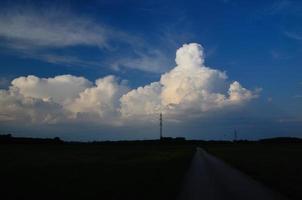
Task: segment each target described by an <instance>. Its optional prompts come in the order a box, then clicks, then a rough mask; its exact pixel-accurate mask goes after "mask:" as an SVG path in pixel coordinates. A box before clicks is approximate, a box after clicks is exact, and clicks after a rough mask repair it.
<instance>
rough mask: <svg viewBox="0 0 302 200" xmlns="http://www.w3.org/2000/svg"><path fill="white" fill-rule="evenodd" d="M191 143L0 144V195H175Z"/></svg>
mask: <svg viewBox="0 0 302 200" xmlns="http://www.w3.org/2000/svg"><path fill="white" fill-rule="evenodd" d="M193 151H194V148H193V147H192V146H190V145H152V144H147V145H145V144H129V145H128V144H127V145H124V144H114V145H99V144H30V145H29V144H6V145H3V144H0V163H1V164H0V177H1V181H0V182H1V186H0V191H1V192H0V199H3V200H4V199H39V200H40V199H106V200H107V199H167V200H168V199H175V198H176V195H177V194H178V191H179V188H180V185H181V182H182V178H183V175H184V173H185V171H186V169H187V168H188V165H189V163H190V159H191V156H192V154H193Z"/></svg>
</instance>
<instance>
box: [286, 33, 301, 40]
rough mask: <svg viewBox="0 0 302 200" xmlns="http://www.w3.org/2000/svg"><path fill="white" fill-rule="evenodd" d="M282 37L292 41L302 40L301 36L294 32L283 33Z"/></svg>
mask: <svg viewBox="0 0 302 200" xmlns="http://www.w3.org/2000/svg"><path fill="white" fill-rule="evenodd" d="M284 35H285V36H287V37H288V38H291V39H294V40H302V34H299V33H296V32H290V31H285V32H284Z"/></svg>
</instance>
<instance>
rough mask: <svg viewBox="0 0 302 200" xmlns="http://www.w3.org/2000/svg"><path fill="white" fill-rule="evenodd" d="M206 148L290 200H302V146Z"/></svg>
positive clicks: (253, 145) (239, 145)
mask: <svg viewBox="0 0 302 200" xmlns="http://www.w3.org/2000/svg"><path fill="white" fill-rule="evenodd" d="M204 148H205V149H206V150H207V151H208V152H209V153H211V154H212V155H215V156H217V157H219V158H221V159H223V160H224V161H225V162H227V163H228V164H231V165H232V166H234V167H236V168H237V169H239V170H241V171H243V172H245V173H246V174H248V175H250V176H252V177H253V178H254V179H256V180H258V181H260V182H262V183H263V184H264V185H266V186H267V187H269V188H271V189H273V190H275V191H278V192H279V193H281V194H283V195H284V196H286V197H288V198H289V199H295V200H301V199H302V144H301V143H300V144H282V143H276V144H257V143H251V144H224V145H221V144H220V145H206V146H204Z"/></svg>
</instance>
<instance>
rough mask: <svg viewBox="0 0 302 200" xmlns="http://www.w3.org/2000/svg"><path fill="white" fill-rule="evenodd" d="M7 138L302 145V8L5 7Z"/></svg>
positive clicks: (230, 1) (125, 1)
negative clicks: (277, 140)
mask: <svg viewBox="0 0 302 200" xmlns="http://www.w3.org/2000/svg"><path fill="white" fill-rule="evenodd" d="M0 4H1V5H0V132H1V133H3V134H5V133H11V134H13V135H15V136H22V137H60V138H62V139H64V140H81V141H91V140H133V139H156V138H158V137H159V121H158V119H159V113H160V112H162V113H163V119H164V128H163V131H164V136H167V137H186V138H188V139H205V140H218V139H227V140H229V139H233V132H234V129H236V130H237V132H238V138H239V139H253V140H254V139H260V138H267V137H281V136H282V137H288V136H290V137H302V131H301V130H302V67H301V65H302V59H301V53H302V28H301V21H302V14H301V13H302V2H301V1H293V0H276V1H270V0H267V1H258V0H257V1H245V0H243V1H242V0H213V1H191V0H186V1H148V0H146V1H138V0H137V1H134V0H133V1H132V0H110V1H107V0H99V1H89V2H87V1H30V0H24V1H19V0H16V1H5V0H3V1H1V3H0Z"/></svg>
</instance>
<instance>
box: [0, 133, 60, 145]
mask: <svg viewBox="0 0 302 200" xmlns="http://www.w3.org/2000/svg"><path fill="white" fill-rule="evenodd" d="M62 143H64V141H63V140H61V139H60V138H59V137H55V138H30V137H13V136H12V135H11V134H4V135H0V144H62Z"/></svg>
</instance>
